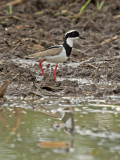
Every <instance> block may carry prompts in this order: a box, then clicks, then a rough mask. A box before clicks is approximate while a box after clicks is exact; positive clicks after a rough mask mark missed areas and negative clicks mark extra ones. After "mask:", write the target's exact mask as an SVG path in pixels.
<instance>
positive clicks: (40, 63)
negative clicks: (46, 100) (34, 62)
mask: <svg viewBox="0 0 120 160" xmlns="http://www.w3.org/2000/svg"><path fill="white" fill-rule="evenodd" d="M44 61H46V59H43V60H42V61H40V62H39V65H40V69H41V71H42V74H43V76H44V75H45V74H44V71H43V68H42V62H44Z"/></svg>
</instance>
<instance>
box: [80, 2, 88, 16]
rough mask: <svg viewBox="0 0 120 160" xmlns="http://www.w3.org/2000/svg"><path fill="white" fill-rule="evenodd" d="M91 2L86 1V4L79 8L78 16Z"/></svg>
mask: <svg viewBox="0 0 120 160" xmlns="http://www.w3.org/2000/svg"><path fill="white" fill-rule="evenodd" d="M90 2H91V0H87V2H86V3H85V4H84V5H83V6H82V7H81V9H80V12H79V15H81V14H82V12H83V11H84V10H85V8H86V7H87V5H88V4H89V3H90Z"/></svg>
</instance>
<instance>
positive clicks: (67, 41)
mask: <svg viewBox="0 0 120 160" xmlns="http://www.w3.org/2000/svg"><path fill="white" fill-rule="evenodd" d="M66 43H67V44H68V45H69V46H70V47H73V39H72V38H67V40H66Z"/></svg>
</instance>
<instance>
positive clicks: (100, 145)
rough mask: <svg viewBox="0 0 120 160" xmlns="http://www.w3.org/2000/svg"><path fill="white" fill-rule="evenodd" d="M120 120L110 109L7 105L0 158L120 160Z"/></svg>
mask: <svg viewBox="0 0 120 160" xmlns="http://www.w3.org/2000/svg"><path fill="white" fill-rule="evenodd" d="M56 108H57V107H56ZM103 111H104V112H103ZM61 122H62V123H61ZM119 122H120V114H119V113H116V111H115V110H112V109H110V108H109V109H105V108H104V109H101V108H99V107H92V106H90V107H67V108H64V107H63V108H57V109H51V108H50V107H49V106H48V107H46V108H45V107H41V106H40V107H39V109H31V110H30V109H29V110H25V109H24V108H20V107H7V108H6V107H4V108H1V109H0V142H1V143H0V149H1V154H0V159H2V160H7V159H8V160H18V159H22V160H26V159H30V160H32V159H36V160H39V159H49V160H52V159H60V160H64V159H66V160H70V157H71V159H75V160H77V159H80V160H83V159H84V160H88V159H91V160H96V159H97V158H98V159H99V158H100V159H110V160H112V159H116V160H119V155H120V144H119V139H120V130H119ZM63 130H64V131H65V132H63ZM38 142H39V144H40V143H41V142H42V145H43V148H42V147H41V148H40V145H38V146H37V144H38ZM49 142H51V144H50V143H49ZM45 145H46V147H44V146H45ZM48 148H51V150H50V149H48ZM53 148H55V149H53ZM73 148H74V149H73ZM71 151H74V152H71ZM61 153H62V154H61ZM116 157H117V158H116Z"/></svg>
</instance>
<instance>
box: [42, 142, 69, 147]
mask: <svg viewBox="0 0 120 160" xmlns="http://www.w3.org/2000/svg"><path fill="white" fill-rule="evenodd" d="M67 147H68V144H67V143H66V142H40V148H67Z"/></svg>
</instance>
